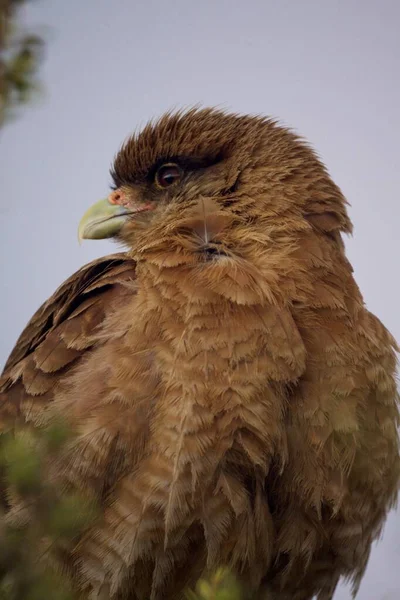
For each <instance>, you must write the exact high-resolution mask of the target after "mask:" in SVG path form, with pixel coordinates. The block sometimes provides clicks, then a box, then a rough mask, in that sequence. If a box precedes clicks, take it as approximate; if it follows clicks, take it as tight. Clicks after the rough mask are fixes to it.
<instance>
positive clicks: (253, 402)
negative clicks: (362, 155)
mask: <svg viewBox="0 0 400 600" xmlns="http://www.w3.org/2000/svg"><path fill="white" fill-rule="evenodd" d="M112 177H113V180H114V191H113V192H112V193H111V194H110V195H109V197H108V198H107V199H105V200H101V201H100V202H98V203H97V204H95V205H94V206H93V207H92V208H90V209H89V211H88V212H87V213H86V215H85V216H84V217H83V220H82V221H81V224H80V226H79V233H80V237H81V238H92V239H94V238H105V237H115V238H116V239H117V240H118V241H120V242H123V243H124V244H125V246H126V247H127V252H126V253H121V254H114V255H111V256H108V257H105V258H103V259H100V260H96V261H94V262H92V263H91V264H89V265H87V266H86V267H84V268H82V269H81V270H80V271H78V272H77V273H76V274H75V275H73V276H72V277H71V278H70V279H68V280H67V281H66V282H65V283H64V284H63V285H62V286H61V287H60V288H59V289H58V290H57V291H56V292H55V294H54V295H53V296H52V297H51V298H50V299H49V300H48V301H47V302H46V303H45V304H44V305H43V306H42V308H40V309H39V311H38V312H37V313H36V314H35V316H34V317H33V318H32V320H31V321H30V323H29V324H28V326H27V327H26V329H25V331H24V332H23V333H22V335H21V337H20V338H19V340H18V342H17V345H16V347H15V348H14V350H13V352H12V353H11V356H10V358H9V359H8V362H7V365H6V368H5V372H4V375H3V379H2V391H3V398H4V404H3V409H2V418H3V421H4V422H5V423H6V422H7V420H10V419H11V420H13V419H19V420H20V421H24V422H25V423H31V424H34V425H38V424H40V423H43V422H44V421H45V420H46V419H49V418H50V417H51V416H52V415H54V414H59V413H61V414H62V415H64V417H66V418H67V419H68V420H69V421H70V422H71V423H73V424H74V427H75V428H76V430H77V437H76V439H75V440H74V443H73V445H72V447H71V448H70V449H69V451H68V453H67V457H66V458H65V463H64V469H63V474H62V475H59V476H63V477H65V478H66V479H67V480H68V482H69V483H70V484H71V485H73V486H75V487H77V488H78V489H82V490H91V491H92V492H93V493H94V494H95V495H96V497H97V499H98V502H99V503H100V506H101V507H102V517H103V518H102V519H101V520H100V521H99V523H98V524H96V525H94V526H93V527H91V528H90V529H89V530H88V531H87V532H86V533H85V534H84V535H83V536H82V538H81V539H80V540H79V542H78V543H77V545H76V547H75V548H74V549H73V552H72V556H71V557H70V559H71V560H72V562H73V564H74V576H75V580H76V585H77V587H78V588H79V589H80V590H83V592H84V594H85V595H86V597H89V598H102V599H103V598H112V599H120V600H122V599H128V598H129V599H131V600H148V599H151V600H160V599H171V598H180V597H182V593H183V592H182V590H183V589H184V588H185V587H186V586H187V585H193V583H194V582H195V581H196V579H197V578H198V577H199V576H200V575H202V574H203V573H205V572H207V570H210V569H211V570H212V569H213V568H215V567H216V566H217V565H228V566H229V567H230V568H231V569H232V570H233V571H234V572H235V573H237V574H238V576H239V577H240V578H241V580H242V581H243V583H244V585H245V587H246V589H247V590H248V591H249V592H254V593H255V594H256V595H257V594H258V596H257V597H259V598H265V597H267V596H266V595H267V594H270V595H271V596H268V597H272V598H274V599H285V598H290V599H291V600H307V599H311V598H312V597H313V596H314V595H317V596H318V598H320V599H324V600H326V599H329V598H332V595H333V593H334V590H335V586H336V585H337V583H338V580H339V579H340V577H342V576H343V577H347V578H351V579H352V581H353V583H354V586H355V588H356V587H357V585H358V583H359V581H360V578H361V577H362V575H363V572H364V570H365V567H366V564H367V560H368V555H369V552H370V548H371V543H372V541H373V540H374V539H376V538H377V537H378V535H379V533H380V530H381V527H382V524H383V522H384V520H385V517H386V514H387V512H388V510H389V509H390V508H391V506H392V505H393V503H394V502H395V499H396V496H397V489H398V482H399V472H400V459H399V441H398V437H397V430H396V425H397V422H398V417H399V413H398V408H397V394H396V383H395V368H396V357H395V348H396V347H395V342H394V340H393V338H392V337H391V335H390V333H389V332H388V331H387V330H386V329H385V327H384V326H383V325H382V323H381V322H380V321H379V320H378V319H377V318H376V317H375V316H374V315H372V314H371V313H370V312H368V310H367V309H366V307H365V305H364V303H363V299H362V297H361V294H360V291H359V289H358V287H357V285H356V283H355V281H354V278H353V274H352V268H351V266H350V264H349V262H348V260H347V259H346V256H345V249H344V244H343V241H342V233H349V232H351V229H352V226H351V222H350V220H349V217H348V215H347V212H346V201H345V199H344V197H343V195H342V193H341V192H340V190H339V188H338V187H337V186H336V185H335V184H334V183H333V182H332V180H331V179H330V177H329V175H328V173H327V171H326V169H325V167H324V166H323V165H322V164H321V162H320V160H319V159H318V158H317V157H316V155H315V154H314V152H313V151H312V150H311V149H310V147H309V146H308V145H307V144H306V143H305V142H304V141H302V140H301V139H299V138H298V137H297V136H296V135H295V134H294V133H292V132H291V131H288V130H287V129H285V128H283V127H281V126H279V125H278V124H276V123H275V122H274V121H272V120H270V119H267V118H261V117H253V116H238V115H234V114H225V113H223V112H218V111H215V110H211V109H206V110H195V109H194V110H189V111H187V112H180V113H177V114H167V115H166V116H164V117H162V118H161V119H160V120H159V121H158V122H156V123H150V124H149V125H147V126H146V127H145V129H144V130H143V131H142V132H141V133H140V134H139V135H135V136H133V137H131V138H130V139H129V140H128V141H127V142H126V143H125V144H124V145H123V147H122V149H121V150H120V151H119V153H118V154H117V156H116V159H115V162H114V166H113V169H112Z"/></svg>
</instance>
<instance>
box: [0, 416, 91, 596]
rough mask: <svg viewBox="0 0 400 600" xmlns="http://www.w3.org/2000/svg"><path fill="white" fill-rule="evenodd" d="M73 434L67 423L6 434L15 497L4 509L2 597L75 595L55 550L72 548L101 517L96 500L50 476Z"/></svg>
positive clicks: (1, 454) (6, 476)
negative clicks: (70, 488)
mask: <svg viewBox="0 0 400 600" xmlns="http://www.w3.org/2000/svg"><path fill="white" fill-rule="evenodd" d="M70 437H71V434H70V432H69V431H68V428H67V426H66V425H65V424H63V423H61V422H57V423H53V424H52V425H50V426H49V427H46V428H43V429H36V430H35V431H32V430H29V429H27V428H24V429H23V428H20V429H17V430H15V431H13V432H12V433H10V432H8V433H6V434H3V435H2V436H1V437H0V468H1V471H2V475H3V480H4V481H5V483H6V488H7V490H8V493H9V499H11V498H12V500H13V502H12V506H11V507H7V504H8V502H7V498H4V499H3V506H4V509H5V510H3V512H2V513H1V514H0V600H74V599H75V595H74V593H73V590H72V587H71V583H70V581H69V579H68V577H67V576H66V575H65V574H64V573H61V572H59V571H61V569H58V568H57V566H56V563H55V562H54V551H56V553H57V549H58V550H59V551H62V550H65V549H68V547H70V546H71V544H73V541H74V540H75V538H76V537H77V536H79V534H81V533H82V531H83V530H84V529H85V528H87V527H88V526H90V524H91V523H92V522H93V520H94V519H95V518H96V516H97V512H96V510H95V506H94V503H93V502H92V501H91V500H90V499H88V498H87V497H86V496H82V495H81V494H79V493H77V492H75V491H74V492H72V491H68V490H66V489H63V490H60V489H59V487H58V485H56V484H55V483H54V481H53V480H52V479H51V478H50V477H49V476H48V473H49V469H48V465H49V463H50V462H54V460H55V459H57V458H58V457H59V455H60V454H61V452H62V451H63V449H64V448H65V445H66V443H68V441H69V439H70Z"/></svg>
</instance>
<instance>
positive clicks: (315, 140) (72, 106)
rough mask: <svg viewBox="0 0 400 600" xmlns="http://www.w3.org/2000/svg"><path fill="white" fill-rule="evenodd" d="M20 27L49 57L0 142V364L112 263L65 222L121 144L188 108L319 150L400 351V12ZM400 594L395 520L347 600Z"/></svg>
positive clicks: (107, 4)
mask: <svg viewBox="0 0 400 600" xmlns="http://www.w3.org/2000/svg"><path fill="white" fill-rule="evenodd" d="M21 16H22V17H23V24H24V26H26V27H27V28H28V29H29V30H32V29H34V30H35V31H37V32H39V33H41V32H44V33H45V37H46V39H47V56H46V60H45V62H44V64H43V67H42V69H41V73H40V74H41V80H42V82H43V85H44V94H43V95H42V97H41V98H40V99H38V100H36V102H35V104H34V105H33V106H30V107H28V108H27V109H25V110H24V111H23V113H22V114H21V116H20V118H19V119H18V120H17V121H15V122H14V123H12V124H11V125H9V126H8V127H7V128H6V129H4V130H3V131H1V134H0V178H1V179H0V181H1V189H2V194H1V200H0V202H1V204H0V219H1V236H0V243H1V257H2V261H1V263H2V284H3V289H2V293H1V296H0V301H1V307H0V308H1V314H2V318H3V328H2V332H1V338H0V363H1V364H4V361H5V360H6V358H7V356H8V354H9V352H10V350H11V348H12V346H13V344H14V343H15V341H16V338H17V336H18V335H19V333H20V332H21V330H22V328H23V327H24V325H25V324H26V322H27V321H28V319H29V318H30V317H31V315H32V313H33V312H34V311H35V310H36V309H37V308H38V306H39V305H40V304H41V303H42V302H43V301H44V300H45V299H46V298H47V297H48V296H49V295H50V294H52V293H53V291H54V290H55V288H56V287H57V286H58V285H59V284H60V283H61V282H62V281H63V280H64V279H65V278H66V277H67V276H69V275H70V274H71V273H72V272H74V271H75V270H77V269H78V268H79V267H80V266H82V265H83V264H84V263H86V262H88V261H90V260H91V259H93V258H95V257H97V256H100V255H103V254H106V253H109V252H112V251H114V250H115V246H113V245H112V243H110V242H106V241H101V242H94V241H93V242H85V243H84V244H83V245H82V246H81V247H80V246H79V245H78V241H77V224H78V222H79V219H80V217H81V216H82V214H83V213H84V212H85V211H86V209H87V207H88V206H89V205H90V204H92V203H93V202H94V201H95V200H97V199H99V198H101V197H104V196H105V195H106V194H107V193H108V190H109V183H110V177H109V167H110V164H111V161H112V158H113V156H114V154H115V152H116V151H117V150H118V147H119V146H120V144H121V142H122V141H123V140H124V138H125V137H127V135H128V134H129V133H131V132H132V131H133V130H134V129H136V128H138V127H141V126H143V125H144V124H145V123H146V121H147V120H148V119H149V118H152V117H155V116H159V115H161V114H162V113H163V112H164V111H165V110H167V109H170V108H174V107H176V108H178V107H183V106H190V105H193V104H197V103H200V104H202V105H205V106H208V105H213V106H215V105H217V106H219V107H223V108H227V109H231V110H233V111H236V112H242V113H262V114H267V115H271V116H274V117H278V118H279V119H280V121H281V122H282V123H285V124H287V125H289V126H290V127H292V128H294V129H295V130H296V131H298V132H299V133H301V134H302V135H303V136H305V137H306V138H307V139H308V140H309V141H310V142H311V144H312V145H313V146H314V147H315V148H316V149H317V151H318V153H319V155H320V156H321V157H322V159H323V160H324V162H325V163H326V164H327V166H328V168H329V171H330V173H331V175H332V177H333V179H334V180H335V181H336V183H337V184H338V185H339V186H340V187H341V189H342V191H343V192H344V194H345V196H346V197H347V199H348V200H349V202H350V204H351V207H350V215H351V218H352V220H353V222H354V225H355V233H354V237H353V238H351V239H347V240H346V246H347V252H348V256H349V258H350V260H351V262H352V263H353V266H354V269H355V275H356V279H357V282H358V284H359V285H360V287H361V290H362V292H363V294H364V296H365V300H366V303H367V305H368V307H369V308H370V310H372V311H373V312H374V313H376V314H377V315H378V316H379V318H380V319H381V320H383V321H384V323H385V324H386V325H387V326H388V327H389V329H390V330H391V331H392V332H393V334H394V335H395V336H396V338H397V339H398V340H400V310H399V273H398V271H399V267H398V265H399V251H400V241H399V235H398V232H399V218H400V208H399V207H400V194H399V189H400V185H399V180H400V176H399V158H400V154H399V145H400V121H399V107H400V83H399V73H400V41H399V39H400V38H399V29H400V2H399V0H391V1H390V0H376V1H371V0H343V1H340V0H291V1H285V0H275V1H273V0H246V1H244V0H237V1H235V0H229V1H228V0H202V2H199V1H197V2H193V1H191V0H178V1H177V0H169V2H166V1H165V0H147V1H146V2H144V1H142V2H139V1H134V0H36V1H35V2H32V3H31V4H30V5H29V6H27V7H26V8H25V9H23V11H22V13H21ZM399 590H400V516H399V514H395V513H392V514H391V516H390V518H389V520H388V522H387V526H386V528H385V535H384V539H383V542H381V543H379V544H378V545H377V547H376V548H374V551H373V554H372V557H371V560H370V564H369V567H368V571H367V574H366V576H365V578H364V580H363V584H362V586H361V589H360V592H359V594H358V596H357V598H358V600H389V599H390V600H392V599H394V598H397V597H398V595H399ZM350 597H351V596H350V591H349V589H348V588H346V587H341V588H340V589H339V590H338V592H337V593H336V596H335V600H348V599H349V598H350Z"/></svg>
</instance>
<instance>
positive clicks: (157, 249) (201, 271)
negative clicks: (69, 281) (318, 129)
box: [79, 109, 351, 302]
mask: <svg viewBox="0 0 400 600" xmlns="http://www.w3.org/2000/svg"><path fill="white" fill-rule="evenodd" d="M111 175H112V179H113V183H114V185H113V191H112V192H111V193H110V194H109V196H108V197H107V198H106V199H104V200H101V201H100V202H98V203H96V204H95V205H93V206H92V207H91V208H90V209H89V210H88V211H87V213H86V214H85V215H84V217H83V219H82V220H81V223H80V225H79V236H80V238H90V239H101V238H110V237H113V238H116V239H117V240H118V241H120V242H123V243H124V244H125V245H126V246H128V248H129V251H130V254H131V256H132V257H133V258H134V259H135V260H136V261H138V263H140V262H142V261H146V263H147V264H150V263H152V264H154V265H157V266H158V267H162V268H164V267H165V268H169V269H174V268H180V270H181V271H186V273H187V274H189V275H190V274H191V275H192V276H193V273H194V271H195V276H196V281H197V283H198V286H199V287H202V286H205V287H206V288H210V287H212V288H213V289H214V290H215V291H217V292H218V293H220V292H219V291H218V290H219V289H221V290H227V289H228V288H229V290H230V292H229V294H231V298H232V299H233V298H234V299H235V300H237V301H241V298H242V297H243V298H246V300H244V299H243V301H246V302H255V301H258V300H259V296H260V295H263V296H265V294H266V293H267V294H269V295H270V294H271V293H272V292H271V290H272V287H273V288H276V290H277V289H278V288H279V285H280V283H281V281H282V278H283V277H284V278H285V279H286V280H287V278H288V275H289V273H290V272H291V271H293V269H295V268H296V267H295V266H294V263H293V259H292V255H293V251H294V250H295V249H296V247H297V246H298V240H299V239H300V238H301V237H302V236H304V232H306V231H308V230H312V229H315V228H317V229H318V231H321V232H323V233H326V234H327V235H329V236H331V237H334V236H335V235H337V236H339V238H340V231H350V229H351V224H350V221H349V219H348V216H347V213H346V208H345V200H344V198H343V196H342V194H341V192H340V190H339V189H338V188H337V187H336V186H335V184H334V183H333V182H332V180H331V179H330V177H329V175H328V174H327V172H326V170H325V168H324V166H323V165H322V163H321V162H320V161H319V160H318V158H317V157H316V155H315V154H314V152H313V151H312V150H311V149H310V148H309V147H308V146H307V145H306V144H305V143H304V142H303V141H301V140H300V139H299V138H298V137H297V136H296V135H295V134H293V133H292V132H291V131H289V130H287V129H286V128H283V127H281V126H279V125H277V124H276V123H275V122H274V121H272V120H270V119H266V118H262V117H254V116H239V115H235V114H226V113H224V112H220V111H217V110H213V109H203V110H197V109H192V110H189V111H187V112H178V113H175V114H167V115H165V116H163V117H162V118H161V119H160V120H159V121H157V122H155V123H152V122H151V123H149V124H148V125H147V126H146V127H145V128H144V129H143V131H142V132H141V133H140V134H138V135H134V136H132V137H131V138H129V139H128V140H127V142H126V143H125V144H124V145H123V146H122V148H121V150H120V151H119V152H118V154H117V156H116V158H115V161H114V165H113V168H112V171H111ZM339 238H338V239H339ZM260 274H262V276H261V278H260V277H259V276H260ZM257 279H258V280H259V282H258V283H256V281H257ZM227 280H228V283H229V284H230V285H229V286H226V283H227ZM261 280H262V282H263V283H262V284H261V283H260V281H261ZM238 282H239V283H238ZM260 286H261V287H260ZM271 286H272V287H271ZM243 290H245V291H244V292H243ZM243 293H244V296H243ZM227 294H228V292H224V295H227Z"/></svg>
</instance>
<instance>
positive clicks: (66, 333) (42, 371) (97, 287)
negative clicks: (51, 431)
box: [0, 253, 135, 422]
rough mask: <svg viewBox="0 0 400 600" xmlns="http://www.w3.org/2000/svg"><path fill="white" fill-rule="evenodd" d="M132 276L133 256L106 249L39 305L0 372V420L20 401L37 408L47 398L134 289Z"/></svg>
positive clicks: (11, 413)
mask: <svg viewBox="0 0 400 600" xmlns="http://www.w3.org/2000/svg"><path fill="white" fill-rule="evenodd" d="M134 279H135V263H134V261H133V260H132V259H130V258H129V257H128V256H127V255H126V254H125V253H118V254H111V255H109V256H106V257H104V258H101V259H97V260H95V261H93V262H91V263H89V264H88V265H86V266H84V267H83V268H82V269H80V270H79V271H77V272H76V273H75V274H74V275H72V276H71V277H70V278H69V279H67V280H66V281H65V282H64V283H63V284H62V285H61V286H60V287H59V288H58V289H57V291H56V292H55V293H54V294H53V296H51V297H50V298H49V299H48V300H47V302H45V303H44V304H43V305H42V306H41V307H40V308H39V310H38V311H37V312H36V313H35V314H34V316H33V317H32V319H31V320H30V322H29V323H28V325H27V326H26V328H25V329H24V331H23V332H22V334H21V335H20V337H19V339H18V341H17V343H16V345H15V348H14V349H13V350H12V352H11V354H10V357H9V358H8V360H7V363H6V365H5V368H4V371H3V374H2V376H1V378H0V420H1V421H3V422H4V420H6V419H9V418H10V417H11V418H17V417H18V415H19V414H20V411H21V405H22V404H23V403H26V402H28V403H30V404H31V405H32V408H33V410H32V414H34V413H36V414H37V413H38V411H39V412H40V410H41V407H42V408H43V407H44V406H46V405H48V404H49V403H50V402H51V401H52V399H53V397H54V394H55V393H56V390H57V386H58V384H59V381H60V380H61V379H63V378H64V376H65V375H67V374H68V373H69V372H70V370H71V369H72V368H74V367H75V366H76V365H77V363H78V362H79V361H80V360H82V358H83V357H84V356H85V355H86V354H87V353H88V351H90V349H91V348H93V346H94V345H95V344H98V343H99V342H98V341H97V340H96V339H95V337H94V334H95V332H96V329H97V328H98V326H99V325H100V324H101V323H102V322H103V320H104V319H105V318H106V316H107V315H108V314H110V312H113V311H115V310H117V308H118V306H120V304H121V302H123V301H124V299H125V298H126V296H127V295H132V293H134V289H133V288H134V286H133V285H132V282H133V281H134ZM35 404H36V405H37V406H36V407H35V408H36V410H35V408H34V406H33V405H35ZM23 412H24V413H25V414H26V411H23Z"/></svg>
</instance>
